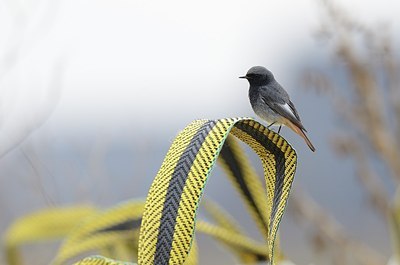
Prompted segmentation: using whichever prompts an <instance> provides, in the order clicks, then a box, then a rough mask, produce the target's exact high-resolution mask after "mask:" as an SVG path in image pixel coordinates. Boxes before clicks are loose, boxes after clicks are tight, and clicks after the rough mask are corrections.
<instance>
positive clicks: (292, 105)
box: [288, 99, 301, 122]
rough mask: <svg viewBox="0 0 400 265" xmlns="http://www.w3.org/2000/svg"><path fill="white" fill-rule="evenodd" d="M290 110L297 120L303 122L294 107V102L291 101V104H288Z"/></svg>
mask: <svg viewBox="0 0 400 265" xmlns="http://www.w3.org/2000/svg"><path fill="white" fill-rule="evenodd" d="M288 105H289V107H290V109H291V110H292V112H293V114H294V116H296V118H297V119H298V120H299V121H300V122H301V119H300V116H299V113H298V112H297V109H296V107H295V106H294V104H293V102H292V101H291V100H290V99H289V103H288Z"/></svg>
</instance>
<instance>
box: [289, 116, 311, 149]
mask: <svg viewBox="0 0 400 265" xmlns="http://www.w3.org/2000/svg"><path fill="white" fill-rule="evenodd" d="M288 126H289V127H290V129H292V130H293V131H294V132H295V133H297V134H298V135H300V136H301V138H303V139H304V141H305V142H306V144H307V145H308V147H310V149H311V151H313V152H315V147H314V145H313V144H312V143H311V141H310V139H308V137H307V135H306V133H305V130H303V129H301V128H299V127H297V126H296V125H294V124H293V123H291V122H290V123H289V124H288Z"/></svg>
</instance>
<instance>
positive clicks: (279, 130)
mask: <svg viewBox="0 0 400 265" xmlns="http://www.w3.org/2000/svg"><path fill="white" fill-rule="evenodd" d="M281 128H282V125H281V126H279V129H278V133H280V132H281Z"/></svg>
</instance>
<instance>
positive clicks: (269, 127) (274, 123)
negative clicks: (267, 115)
mask: <svg viewBox="0 0 400 265" xmlns="http://www.w3.org/2000/svg"><path fill="white" fill-rule="evenodd" d="M274 124H275V122H272V123H271V124H270V125H268V126H267V129H269V128H270V127H271V126H272V125H274Z"/></svg>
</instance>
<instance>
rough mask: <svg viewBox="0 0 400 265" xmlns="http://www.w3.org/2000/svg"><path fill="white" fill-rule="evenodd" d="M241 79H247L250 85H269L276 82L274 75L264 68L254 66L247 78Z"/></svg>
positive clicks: (248, 72)
mask: <svg viewBox="0 0 400 265" xmlns="http://www.w3.org/2000/svg"><path fill="white" fill-rule="evenodd" d="M239 78H245V79H247V81H249V83H250V85H267V84H268V83H269V82H271V81H273V80H275V79H274V75H273V74H272V73H271V72H270V71H269V70H268V69H267V68H265V67H263V66H253V67H252V68H250V69H249V71H247V74H246V75H245V76H241V77H239Z"/></svg>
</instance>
